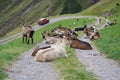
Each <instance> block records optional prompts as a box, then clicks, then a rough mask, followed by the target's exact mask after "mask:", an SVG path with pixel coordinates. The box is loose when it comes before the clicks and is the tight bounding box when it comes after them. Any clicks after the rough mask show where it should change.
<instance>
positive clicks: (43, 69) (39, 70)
mask: <svg viewBox="0 0 120 80" xmlns="http://www.w3.org/2000/svg"><path fill="white" fill-rule="evenodd" d="M31 52H32V49H31V50H29V51H28V52H25V53H24V54H23V55H22V56H21V57H20V58H19V60H17V61H16V62H15V63H14V65H13V66H12V67H11V68H10V69H9V70H8V72H7V73H8V74H9V77H10V80H56V79H57V78H58V75H57V72H56V71H55V70H54V68H53V66H52V63H51V62H36V61H35V60H34V57H32V56H31Z"/></svg>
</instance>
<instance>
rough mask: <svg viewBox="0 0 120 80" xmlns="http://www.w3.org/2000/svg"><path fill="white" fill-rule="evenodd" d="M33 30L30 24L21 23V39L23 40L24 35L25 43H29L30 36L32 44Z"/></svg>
mask: <svg viewBox="0 0 120 80" xmlns="http://www.w3.org/2000/svg"><path fill="white" fill-rule="evenodd" d="M34 32H35V31H34V30H33V28H32V27H31V26H29V25H26V24H23V25H22V35H23V41H22V42H24V37H26V42H27V44H29V41H30V38H31V40H32V44H33V34H34Z"/></svg>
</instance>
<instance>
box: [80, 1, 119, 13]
mask: <svg viewBox="0 0 120 80" xmlns="http://www.w3.org/2000/svg"><path fill="white" fill-rule="evenodd" d="M118 2H120V0H100V1H99V2H98V3H96V4H94V5H93V6H91V7H89V8H87V9H86V10H84V11H82V12H81V13H80V14H82V15H102V14H103V13H104V12H106V11H109V10H111V9H112V8H115V6H116V3H118Z"/></svg>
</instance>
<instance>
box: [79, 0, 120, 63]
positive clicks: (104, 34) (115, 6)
mask: <svg viewBox="0 0 120 80" xmlns="http://www.w3.org/2000/svg"><path fill="white" fill-rule="evenodd" d="M80 14H81V15H96V16H102V17H106V18H107V19H109V20H110V22H113V21H114V20H115V19H116V20H117V24H115V25H111V26H108V27H107V28H104V29H102V30H100V33H101V38H100V39H98V40H96V41H95V45H96V46H97V47H98V49H99V50H100V51H101V52H102V53H104V54H105V55H106V56H107V57H109V58H112V59H114V60H116V61H118V62H119V63H120V47H119V45H120V29H119V28H120V26H119V25H120V15H119V14H120V0H101V1H99V2H98V3H96V4H95V5H93V6H91V7H89V8H88V9H86V10H84V11H82V12H81V13H80Z"/></svg>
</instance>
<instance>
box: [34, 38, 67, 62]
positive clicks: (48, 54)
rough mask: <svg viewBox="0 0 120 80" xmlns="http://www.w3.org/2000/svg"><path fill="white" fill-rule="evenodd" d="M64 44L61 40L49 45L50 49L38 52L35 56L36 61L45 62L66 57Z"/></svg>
mask: <svg viewBox="0 0 120 80" xmlns="http://www.w3.org/2000/svg"><path fill="white" fill-rule="evenodd" d="M66 44H67V43H66V42H65V41H63V40H62V42H61V41H57V43H55V44H53V45H51V47H50V48H47V49H43V50H39V51H38V52H37V54H36V56H35V60H36V61H40V62H45V61H53V60H55V59H57V58H63V57H68V56H67V53H66V50H65V47H66Z"/></svg>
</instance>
